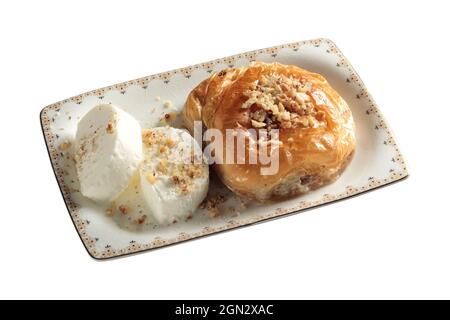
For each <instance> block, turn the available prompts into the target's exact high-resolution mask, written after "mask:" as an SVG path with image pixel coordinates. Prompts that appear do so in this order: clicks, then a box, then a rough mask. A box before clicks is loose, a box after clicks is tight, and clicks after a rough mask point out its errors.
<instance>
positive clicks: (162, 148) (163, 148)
mask: <svg viewBox="0 0 450 320" xmlns="http://www.w3.org/2000/svg"><path fill="white" fill-rule="evenodd" d="M166 151H167V147H166V146H161V147H160V148H159V153H164V152H166Z"/></svg>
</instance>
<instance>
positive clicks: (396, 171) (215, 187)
mask: <svg viewBox="0 0 450 320" xmlns="http://www.w3.org/2000/svg"><path fill="white" fill-rule="evenodd" d="M253 61H263V62H280V63H283V64H292V65H297V66H299V67H301V68H304V69H306V70H309V71H313V72H317V73H320V74H322V75H323V76H324V77H325V78H326V79H327V80H328V82H329V83H330V84H331V86H332V87H333V88H334V89H336V91H337V92H339V94H340V95H341V96H342V97H343V98H344V99H345V100H346V101H347V103H348V105H349V106H350V108H351V110H352V113H353V117H354V121H355V124H356V138H357V146H356V154H355V156H354V158H353V161H352V162H351V164H350V165H349V167H348V168H347V169H346V170H345V172H344V173H343V174H342V176H341V177H340V178H339V179H338V180H337V181H336V182H334V183H332V184H330V185H327V186H325V187H322V188H319V189H317V190H315V191H312V192H309V193H307V194H305V195H302V196H298V197H296V198H292V199H289V200H285V201H281V202H273V203H264V204H261V203H256V202H252V201H249V200H246V199H243V198H239V197H238V196H236V195H234V194H233V193H232V192H231V191H229V190H228V189H227V188H226V187H225V186H224V185H222V184H221V183H220V182H219V180H218V179H217V178H216V177H215V176H214V175H212V177H211V184H210V189H209V195H208V197H207V200H206V205H204V206H201V207H200V208H199V209H198V210H197V212H195V214H193V215H192V217H190V219H187V220H186V221H179V222H177V223H175V224H171V225H158V224H156V223H155V222H153V221H151V220H147V221H146V223H144V224H141V223H138V224H136V223H135V221H134V220H133V219H132V217H133V214H130V215H124V214H120V212H117V213H116V212H112V210H111V209H110V208H108V207H106V206H102V205H99V204H96V203H94V202H92V201H91V200H89V199H87V198H85V197H83V196H82V195H81V193H80V191H79V183H78V179H77V175H76V170H75V164H74V158H73V140H74V137H75V133H76V128H77V123H78V121H79V120H80V119H81V118H82V117H83V115H84V114H86V113H87V112H88V111H89V110H90V109H91V108H92V107H94V106H95V105H97V104H100V103H106V104H107V103H112V104H114V105H116V106H118V107H120V108H122V109H123V110H125V111H126V112H128V113H129V114H131V115H132V116H134V117H135V118H136V119H137V120H138V121H139V123H140V125H141V127H142V128H151V127H156V126H161V125H164V124H165V119H167V115H170V116H171V117H172V116H173V118H174V119H173V120H174V121H173V122H171V125H173V126H180V119H179V118H180V117H179V114H180V112H181V110H182V109H183V106H184V103H185V101H186V98H187V95H188V94H189V92H190V91H191V90H192V89H193V88H194V87H195V86H197V85H198V84H199V83H200V82H201V81H202V80H204V79H206V78H207V77H209V76H210V75H211V74H212V73H213V72H217V71H220V70H222V69H224V68H228V67H240V66H246V65H248V64H250V63H251V62H253ZM41 124H42V130H43V133H44V137H45V142H46V145H47V149H48V152H49V155H50V160H51V164H52V167H53V170H54V173H55V176H56V179H57V181H58V184H59V187H60V189H61V193H62V195H63V198H64V201H65V203H66V206H67V209H68V211H69V214H70V217H71V219H72V221H73V223H74V225H75V227H76V230H77V232H78V234H79V236H80V238H81V240H82V242H83V244H84V246H85V248H86V249H87V251H88V253H89V254H90V255H91V256H92V257H93V258H96V259H106V258H111V257H118V256H123V255H127V254H130V253H136V252H141V251H146V250H151V249H155V248H160V247H164V246H168V245H172V244H175V243H180V242H183V241H187V240H190V239H195V238H200V237H203V236H206V235H211V234H214V233H218V232H221V231H225V230H231V229H234V228H238V227H242V226H246V225H250V224H253V223H256V222H260V221H264V220H268V219H271V218H275V217H280V216H283V215H288V214H291V213H294V212H301V211H302V210H305V209H308V208H312V207H316V206H319V205H322V204H325V203H329V202H333V201H337V200H341V199H345V198H348V197H351V196H353V195H357V194H360V193H363V192H366V191H369V190H373V189H376V188H378V187H380V186H383V185H387V184H390V183H393V182H395V181H398V180H401V179H403V178H406V177H407V176H408V172H407V169H406V165H405V162H404V159H403V157H402V155H401V153H400V150H399V148H398V146H397V143H396V141H395V140H394V137H393V135H392V132H391V130H390V128H389V126H388V124H387V123H386V120H385V119H384V117H383V116H382V114H381V112H380V110H379V109H378V106H377V105H376V104H375V102H374V100H373V98H372V96H371V95H370V94H369V92H368V91H367V88H366V87H365V86H364V84H363V82H362V80H361V79H360V77H359V76H358V74H357V73H356V71H355V70H354V69H353V67H352V66H351V65H350V63H349V62H348V60H347V59H346V58H345V57H344V56H343V54H342V53H341V52H340V51H339V49H338V48H337V47H336V45H335V44H334V43H333V42H331V41H330V40H327V39H317V40H310V41H301V42H296V43H291V44H286V45H281V46H277V47H272V48H267V49H261V50H256V51H251V52H246V53H242V54H238V55H234V56H230V57H226V58H223V59H218V60H214V61H209V62H205V63H201V64H197V65H193V66H189V67H186V68H182V69H177V70H173V71H168V72H164V73H160V74H156V75H152V76H148V77H144V78H140V79H136V80H131V81H128V82H124V83H120V84H116V85H113V86H109V87H105V88H101V89H97V90H94V91H91V92H87V93H84V94H81V95H78V96H75V97H72V98H69V99H66V100H63V101H60V102H57V103H54V104H52V105H49V106H47V107H45V108H44V109H43V110H42V111H41ZM211 171H212V170H211ZM139 192H140V190H139V183H137V182H136V179H132V181H131V183H130V185H129V186H128V188H127V189H126V190H125V191H124V192H123V194H122V195H121V196H120V197H119V198H118V199H117V200H116V201H115V203H116V205H117V206H119V207H120V206H122V207H123V208H126V211H130V212H132V213H133V212H134V213H137V212H139V213H140V214H144V215H145V213H146V212H147V210H148V209H147V208H146V207H145V205H144V204H142V203H141V200H140V197H139ZM119 211H120V210H119ZM122 213H123V212H122ZM149 216H151V215H149Z"/></svg>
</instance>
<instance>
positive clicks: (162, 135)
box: [140, 127, 209, 224]
mask: <svg viewBox="0 0 450 320" xmlns="http://www.w3.org/2000/svg"><path fill="white" fill-rule="evenodd" d="M142 141H143V155H144V159H143V163H142V165H141V169H140V175H141V179H140V180H141V189H142V195H143V197H144V199H145V200H146V202H147V204H148V206H149V207H150V208H151V210H152V213H153V215H154V217H155V219H156V220H157V221H158V222H159V223H160V224H163V223H173V222H176V221H178V220H180V219H186V218H188V217H189V216H190V215H191V214H192V213H193V212H194V211H195V210H196V209H197V207H198V206H199V204H200V203H201V202H202V201H203V199H204V198H205V197H206V194H207V192H208V185H209V169H208V165H207V164H205V162H204V161H203V158H202V152H201V148H200V146H199V145H198V144H197V142H196V141H195V140H194V139H193V138H192V136H191V135H190V134H189V133H187V132H186V131H185V130H180V129H175V128H169V127H161V128H154V129H148V130H144V132H143V135H142ZM194 151H195V152H194ZM194 160H195V161H194Z"/></svg>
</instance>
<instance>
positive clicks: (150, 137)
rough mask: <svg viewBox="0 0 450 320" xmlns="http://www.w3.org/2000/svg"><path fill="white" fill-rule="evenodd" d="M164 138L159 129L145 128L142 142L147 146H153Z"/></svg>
mask: <svg viewBox="0 0 450 320" xmlns="http://www.w3.org/2000/svg"><path fill="white" fill-rule="evenodd" d="M163 138H164V135H163V134H162V133H161V132H158V131H152V130H144V131H143V132H142V142H143V143H144V145H145V146H146V147H151V146H152V145H155V144H157V143H159V141H161V139H163Z"/></svg>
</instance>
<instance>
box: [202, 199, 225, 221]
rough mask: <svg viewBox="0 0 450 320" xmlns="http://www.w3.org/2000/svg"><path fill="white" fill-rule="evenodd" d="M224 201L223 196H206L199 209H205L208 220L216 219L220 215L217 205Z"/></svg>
mask: <svg viewBox="0 0 450 320" xmlns="http://www.w3.org/2000/svg"><path fill="white" fill-rule="evenodd" d="M225 201H226V198H225V197H224V196H223V195H217V196H208V197H207V198H206V199H205V200H203V202H202V203H201V204H200V208H201V209H206V210H207V212H208V216H209V217H210V218H214V217H217V216H218V215H219V214H220V210H219V205H220V204H221V203H223V202H225Z"/></svg>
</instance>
